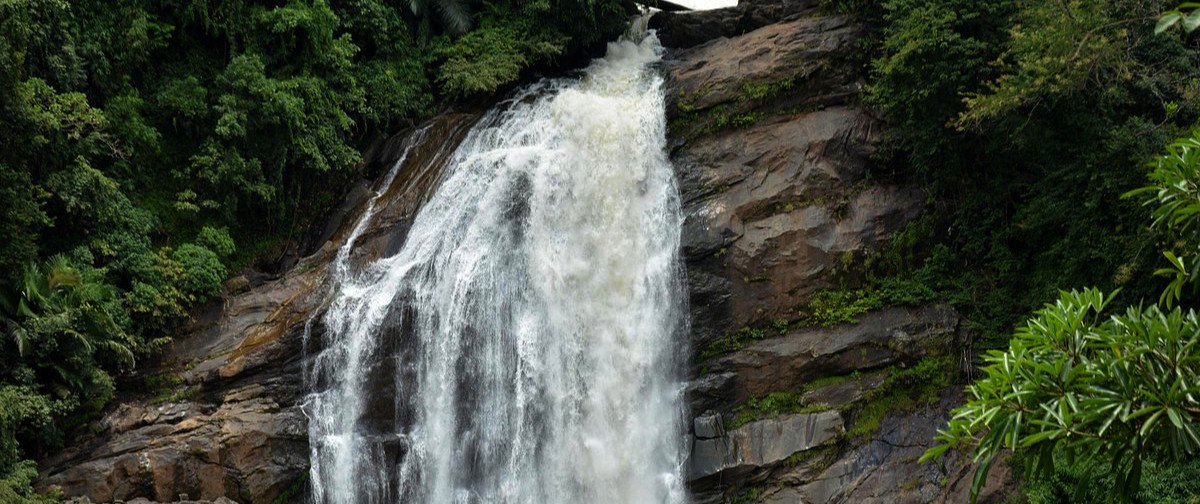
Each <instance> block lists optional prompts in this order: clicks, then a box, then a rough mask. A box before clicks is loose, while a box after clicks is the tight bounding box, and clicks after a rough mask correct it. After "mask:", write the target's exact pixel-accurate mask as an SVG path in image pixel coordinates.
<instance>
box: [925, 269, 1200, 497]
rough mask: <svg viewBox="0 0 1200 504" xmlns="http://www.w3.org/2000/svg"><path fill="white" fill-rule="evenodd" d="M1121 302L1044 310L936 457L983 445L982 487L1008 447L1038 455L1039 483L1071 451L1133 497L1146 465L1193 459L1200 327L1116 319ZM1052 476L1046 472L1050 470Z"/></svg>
mask: <svg viewBox="0 0 1200 504" xmlns="http://www.w3.org/2000/svg"><path fill="white" fill-rule="evenodd" d="M1111 300H1112V297H1111V296H1107V295H1105V294H1104V293H1102V292H1100V291H1099V290H1096V289H1088V290H1084V291H1073V292H1064V293H1062V294H1061V296H1060V298H1059V300H1058V301H1057V302H1056V303H1054V304H1052V305H1047V306H1046V307H1045V308H1043V309H1042V310H1039V311H1038V312H1037V313H1036V314H1035V315H1034V317H1033V318H1032V319H1030V320H1029V322H1028V323H1026V325H1025V326H1024V327H1022V328H1021V329H1019V330H1018V331H1017V333H1016V335H1015V336H1014V337H1013V340H1012V343H1011V345H1010V348H1009V350H1008V351H1006V352H1001V351H992V352H990V353H989V354H988V355H987V356H986V357H985V361H986V362H987V363H988V365H987V367H985V368H984V369H983V372H984V378H982V379H980V380H978V381H976V382H975V383H974V384H973V385H971V386H970V387H968V389H967V390H968V392H969V395H970V400H969V401H968V403H967V404H966V405H965V406H963V407H961V408H959V409H957V410H955V412H954V417H953V419H952V420H951V422H950V425H949V427H948V428H947V429H946V430H945V431H942V432H941V433H940V434H939V436H938V439H940V440H941V441H943V443H944V444H942V445H940V446H938V447H936V448H933V449H931V450H930V451H928V452H927V453H926V454H925V456H924V457H923V459H925V460H928V459H931V458H935V457H937V456H939V455H941V454H942V453H944V452H945V451H946V450H947V449H949V448H951V447H955V446H965V447H974V457H975V460H976V461H979V462H981V465H980V467H979V469H978V470H977V473H976V484H975V485H974V487H973V488H974V489H975V490H978V487H979V485H980V484H981V482H982V481H983V480H984V479H986V475H987V472H988V469H989V468H990V466H991V463H992V461H993V460H994V459H995V457H996V455H998V454H999V453H1000V451H1001V450H1002V449H1004V448H1008V449H1012V450H1019V451H1022V452H1025V453H1027V454H1030V455H1029V456H1028V457H1027V459H1026V460H1027V463H1026V468H1027V470H1028V471H1029V472H1030V474H1043V475H1044V474H1045V473H1046V472H1048V471H1050V470H1051V469H1052V468H1053V458H1054V454H1055V450H1056V449H1058V448H1063V449H1069V450H1072V451H1073V452H1074V453H1083V454H1085V455H1086V457H1087V458H1091V459H1095V460H1099V461H1101V462H1103V463H1107V464H1110V465H1111V468H1112V471H1113V473H1114V477H1115V481H1114V490H1115V491H1116V495H1118V496H1120V497H1122V498H1123V499H1128V498H1130V497H1132V496H1133V495H1134V494H1135V493H1136V492H1137V489H1138V485H1139V482H1140V479H1141V474H1142V472H1143V463H1144V461H1145V460H1147V459H1151V458H1155V457H1170V458H1173V459H1175V460H1182V459H1184V458H1185V457H1189V456H1191V454H1193V453H1194V452H1195V451H1196V449H1197V448H1198V447H1200V430H1198V426H1197V425H1196V422H1197V421H1198V420H1200V415H1198V413H1197V412H1200V404H1198V403H1197V401H1196V395H1195V394H1196V392H1197V391H1200V382H1198V381H1197V376H1200V352H1198V349H1200V346H1198V345H1200V320H1198V319H1197V316H1196V314H1195V312H1190V311H1189V312H1187V313H1185V312H1183V311H1182V310H1180V309H1178V308H1176V309H1174V310H1171V311H1162V310H1160V309H1159V308H1158V307H1157V306H1150V307H1149V308H1144V309H1143V308H1136V307H1131V308H1129V309H1128V310H1126V312H1125V313H1124V314H1123V315H1115V314H1114V315H1110V314H1107V313H1106V307H1107V305H1108V304H1109V303H1110V302H1111ZM1039 471H1040V473H1039Z"/></svg>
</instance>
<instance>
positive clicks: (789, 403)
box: [729, 392, 829, 429]
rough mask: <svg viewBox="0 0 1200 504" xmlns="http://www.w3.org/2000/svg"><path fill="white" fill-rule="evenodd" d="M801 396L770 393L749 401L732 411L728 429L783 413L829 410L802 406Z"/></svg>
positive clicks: (792, 393)
mask: <svg viewBox="0 0 1200 504" xmlns="http://www.w3.org/2000/svg"><path fill="white" fill-rule="evenodd" d="M802 397H803V394H800V393H797V392H772V393H770V394H767V395H765V396H762V397H755V398H752V399H750V400H749V401H747V402H746V404H743V405H741V406H738V407H737V408H736V409H734V410H733V419H732V420H730V421H729V428H730V429H736V428H738V427H741V426H743V425H746V424H748V423H750V422H754V421H757V420H762V419H766V418H773V417H776V416H778V415H781V414H785V413H815V412H818V411H824V410H827V409H829V407H828V406H823V405H819V404H818V405H808V404H804V400H803V399H802Z"/></svg>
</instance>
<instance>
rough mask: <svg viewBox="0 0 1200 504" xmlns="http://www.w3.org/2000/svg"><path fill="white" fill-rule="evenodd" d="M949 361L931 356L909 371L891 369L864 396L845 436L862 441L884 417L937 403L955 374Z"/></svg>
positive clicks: (878, 425)
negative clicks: (881, 380)
mask: <svg viewBox="0 0 1200 504" xmlns="http://www.w3.org/2000/svg"><path fill="white" fill-rule="evenodd" d="M953 364H954V362H953V360H952V359H950V358H949V357H945V356H932V357H926V358H924V359H921V361H920V362H917V363H916V364H915V365H913V366H912V367H908V368H892V370H891V372H890V373H889V374H888V377H887V378H885V379H884V381H883V383H882V384H880V386H879V387H876V388H874V389H872V390H868V391H866V392H864V394H863V398H864V400H865V402H864V403H863V405H862V407H861V408H860V409H859V410H858V413H857V415H856V416H855V419H854V424H853V426H852V427H850V429H849V430H848V431H846V435H847V436H849V437H851V438H855V437H866V436H870V435H872V434H874V433H875V432H876V431H878V430H879V427H880V425H881V424H882V423H883V419H884V417H886V416H887V415H888V413H892V412H895V411H906V410H911V409H913V408H915V407H917V406H918V405H921V404H932V403H935V402H937V400H938V393H939V392H941V391H942V390H943V389H945V388H946V387H947V386H949V385H950V383H951V381H952V379H953V377H954V376H955V374H956V372H955V370H954V366H953Z"/></svg>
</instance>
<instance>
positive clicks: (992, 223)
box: [834, 0, 1198, 348]
mask: <svg viewBox="0 0 1200 504" xmlns="http://www.w3.org/2000/svg"><path fill="white" fill-rule="evenodd" d="M834 3H836V4H839V6H840V7H841V8H843V9H847V8H848V9H850V10H851V11H852V12H855V13H856V14H858V15H860V16H863V17H866V18H868V19H878V20H879V21H880V22H879V23H878V26H879V30H880V32H881V35H882V37H881V39H882V41H881V42H880V43H879V44H878V46H877V53H876V59H875V62H874V64H873V65H872V70H871V77H872V82H871V83H870V85H869V93H868V96H867V101H868V102H869V103H870V104H872V105H874V106H875V107H877V108H879V109H881V110H882V111H883V112H884V113H885V115H886V117H887V118H888V120H889V121H890V122H892V123H893V126H894V127H892V128H890V129H889V130H890V131H892V133H890V134H889V135H890V136H889V137H888V138H887V141H886V144H885V149H884V150H883V152H882V153H881V156H880V162H881V163H883V164H885V166H884V167H880V168H876V169H875V171H877V172H879V173H881V174H884V175H886V174H888V173H891V174H902V175H907V176H913V177H915V178H916V179H917V180H918V181H919V182H920V183H923V184H925V185H926V186H927V187H930V188H931V191H932V194H931V196H932V197H933V200H934V201H937V202H938V203H939V204H938V208H936V211H937V212H938V213H939V214H940V215H939V216H938V228H937V232H936V233H934V234H932V235H931V236H930V240H931V245H933V247H931V248H928V247H923V249H922V253H923V254H928V255H927V256H926V257H927V258H928V261H929V262H928V263H927V264H925V265H924V266H921V265H920V264H917V266H916V267H915V268H914V269H917V272H916V273H914V276H917V275H921V276H923V278H921V283H923V284H925V285H927V286H929V287H931V288H934V289H935V290H937V291H938V292H939V293H940V295H942V296H944V297H945V298H947V299H949V300H950V301H952V302H953V304H954V305H955V306H956V307H957V308H958V309H960V310H961V311H962V312H963V313H964V314H965V315H967V317H968V319H969V320H970V321H971V324H972V328H973V329H976V330H979V331H981V332H982V333H983V340H982V346H984V347H987V348H998V347H1003V346H1005V345H1006V343H1007V340H1008V336H1009V334H1010V333H1011V330H1012V328H1013V327H1014V326H1016V324H1017V323H1018V322H1019V321H1020V320H1021V319H1022V318H1023V317H1024V316H1025V315H1026V314H1028V313H1029V311H1030V310H1032V309H1035V308H1036V307H1037V306H1038V305H1040V304H1041V303H1043V302H1045V301H1047V300H1049V299H1051V298H1052V297H1053V296H1054V293H1055V292H1056V290H1057V289H1058V288H1060V287H1061V286H1081V285H1096V286H1099V287H1101V288H1102V289H1104V290H1113V289H1116V288H1121V289H1122V292H1124V293H1125V295H1127V296H1130V297H1133V298H1138V297H1142V296H1146V295H1149V294H1150V293H1157V292H1158V289H1159V283H1158V282H1157V281H1156V280H1155V279H1154V278H1153V277H1152V276H1151V275H1148V274H1147V273H1149V269H1148V268H1149V267H1150V266H1151V265H1152V264H1151V260H1153V259H1152V258H1149V257H1147V246H1146V244H1147V243H1153V242H1154V241H1155V240H1156V236H1155V234H1156V233H1157V230H1147V229H1146V228H1145V226H1143V225H1141V222H1140V221H1139V219H1138V218H1137V216H1138V213H1137V210H1136V206H1135V205H1134V204H1133V202H1130V201H1122V200H1119V196H1120V195H1121V194H1124V193H1126V192H1128V191H1130V190H1132V189H1135V188H1137V187H1139V186H1141V185H1143V184H1142V182H1141V180H1140V179H1139V174H1138V173H1137V172H1136V171H1134V170H1129V169H1128V167H1129V166H1132V165H1137V164H1141V163H1142V162H1143V161H1144V160H1145V159H1146V158H1148V157H1149V156H1150V155H1151V154H1153V153H1154V152H1156V151H1157V150H1158V149H1159V148H1160V147H1161V145H1162V144H1163V143H1164V142H1165V141H1166V140H1167V139H1168V138H1170V137H1172V136H1175V135H1177V134H1179V132H1180V131H1182V128H1183V127H1184V126H1185V125H1189V124H1190V123H1191V121H1194V120H1195V118H1196V116H1197V107H1196V104H1197V101H1196V96H1197V94H1196V92H1195V89H1194V85H1192V84H1191V83H1192V82H1194V79H1196V78H1197V76H1198V73H1197V70H1196V68H1195V65H1193V64H1191V63H1189V61H1190V59H1191V58H1192V57H1193V56H1192V55H1194V50H1195V43H1194V42H1190V41H1188V40H1184V39H1180V38H1172V37H1154V36H1153V29H1154V26H1153V24H1154V18H1155V17H1156V16H1157V14H1158V9H1160V8H1161V7H1162V3H1161V2H1143V1H1140V0H1121V1H1116V2H1100V3H1094V2H1075V1H1070V2H1007V1H1006V2H990V3H984V4H979V3H975V2H966V1H962V0H937V1H933V2H927V1H908V0H893V1H889V2H884V3H883V4H881V5H879V6H876V5H872V4H870V3H864V2H853V1H851V2H845V1H842V2H834ZM935 256H936V257H935ZM921 270H924V272H922V271H921ZM910 271H911V270H910ZM926 273H938V274H934V275H928V274H926Z"/></svg>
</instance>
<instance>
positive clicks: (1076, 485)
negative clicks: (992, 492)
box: [1024, 457, 1200, 504]
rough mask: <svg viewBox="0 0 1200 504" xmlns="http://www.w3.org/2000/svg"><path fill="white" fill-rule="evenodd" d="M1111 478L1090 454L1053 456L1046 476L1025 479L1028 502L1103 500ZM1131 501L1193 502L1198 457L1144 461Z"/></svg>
mask: <svg viewBox="0 0 1200 504" xmlns="http://www.w3.org/2000/svg"><path fill="white" fill-rule="evenodd" d="M1113 484H1114V481H1113V476H1112V472H1111V471H1110V470H1109V467H1108V466H1106V465H1104V464H1102V463H1100V462H1099V461H1097V460H1094V459H1090V458H1082V457H1080V458H1076V460H1075V462H1074V463H1071V462H1069V461H1067V460H1066V457H1056V458H1055V460H1054V469H1053V471H1052V472H1051V473H1050V474H1049V475H1048V476H1047V477H1043V478H1038V479H1035V480H1030V481H1027V482H1026V483H1025V485H1024V486H1025V488H1024V491H1025V495H1026V498H1027V502H1028V503H1029V504H1056V503H1059V502H1107V501H1109V500H1111V499H1110V494H1109V489H1110V488H1112V487H1113ZM1131 502H1134V503H1138V504H1194V503H1196V502H1200V461H1198V460H1188V461H1183V462H1178V463H1172V462H1168V461H1163V462H1155V461H1150V460H1148V461H1146V462H1145V468H1144V469H1143V471H1142V485H1141V489H1140V490H1139V491H1138V493H1137V495H1135V496H1133V498H1132V499H1131Z"/></svg>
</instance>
